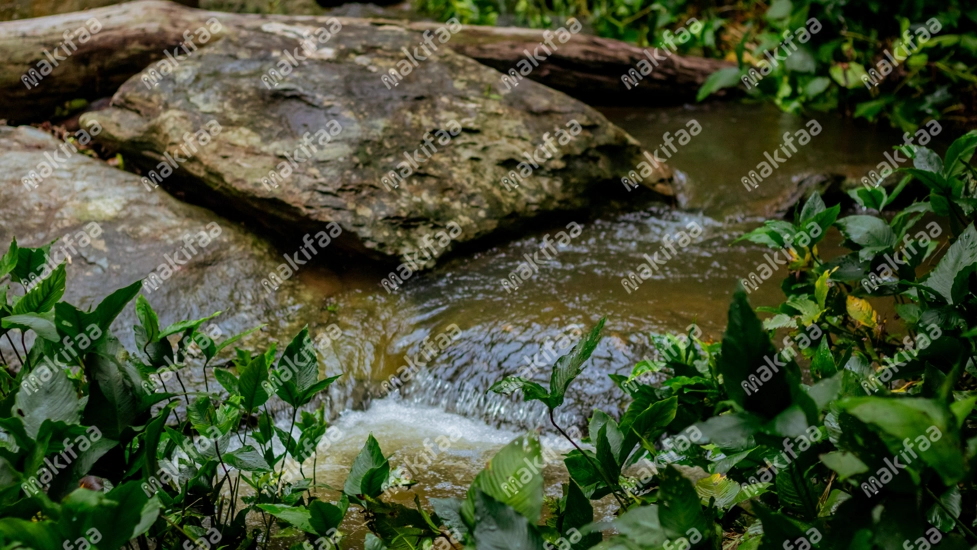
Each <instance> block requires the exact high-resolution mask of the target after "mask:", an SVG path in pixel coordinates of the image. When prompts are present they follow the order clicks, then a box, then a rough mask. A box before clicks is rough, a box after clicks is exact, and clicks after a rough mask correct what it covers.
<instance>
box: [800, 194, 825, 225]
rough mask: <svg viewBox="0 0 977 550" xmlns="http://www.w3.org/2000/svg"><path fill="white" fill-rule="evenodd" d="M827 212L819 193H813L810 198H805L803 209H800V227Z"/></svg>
mask: <svg viewBox="0 0 977 550" xmlns="http://www.w3.org/2000/svg"><path fill="white" fill-rule="evenodd" d="M825 210H827V207H826V206H825V205H824V200H823V199H822V198H821V193H818V192H816V191H815V192H814V193H811V196H810V197H808V198H807V201H806V202H805V203H804V207H803V208H802V209H801V217H800V225H801V226H803V225H805V224H806V223H807V222H809V221H811V220H812V219H814V216H816V215H818V214H820V213H821V212H824V211H825Z"/></svg>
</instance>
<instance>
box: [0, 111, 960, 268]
mask: <svg viewBox="0 0 977 550" xmlns="http://www.w3.org/2000/svg"><path fill="white" fill-rule="evenodd" d="M975 149H977V131H975V130H971V131H969V132H967V133H966V134H964V135H962V136H960V137H958V138H957V139H956V140H955V141H954V142H953V143H951V144H950V148H949V149H947V151H946V164H944V166H943V175H944V176H945V177H947V178H952V177H956V176H959V175H961V174H963V172H964V170H966V168H967V166H966V164H965V163H967V162H970V159H971V157H973V155H974V150H975ZM2 274H3V270H2V269H0V275H2Z"/></svg>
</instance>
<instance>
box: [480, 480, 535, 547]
mask: <svg viewBox="0 0 977 550" xmlns="http://www.w3.org/2000/svg"><path fill="white" fill-rule="evenodd" d="M469 494H470V495H471V496H470V498H471V499H472V502H473V506H474V516H473V517H474V520H475V526H474V529H473V530H472V538H473V539H474V540H475V546H476V547H477V548H478V549H479V550H543V538H542V537H541V536H540V535H539V532H538V531H537V530H536V527H535V525H534V522H530V521H529V520H528V519H527V518H526V516H525V515H523V514H520V513H518V512H517V511H516V510H515V509H513V508H512V507H511V506H508V505H506V504H505V503H504V502H500V501H498V500H497V499H495V498H493V497H492V495H490V494H489V493H487V492H485V491H482V490H481V489H479V488H478V487H475V486H474V485H473V486H472V490H471V491H470V492H469Z"/></svg>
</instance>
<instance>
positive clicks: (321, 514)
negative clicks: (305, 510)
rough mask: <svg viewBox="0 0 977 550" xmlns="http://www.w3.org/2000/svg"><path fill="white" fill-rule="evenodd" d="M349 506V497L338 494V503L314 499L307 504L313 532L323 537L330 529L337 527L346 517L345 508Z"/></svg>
mask: <svg viewBox="0 0 977 550" xmlns="http://www.w3.org/2000/svg"><path fill="white" fill-rule="evenodd" d="M347 508H349V499H348V498H347V497H346V495H342V496H340V499H339V505H338V506H337V505H335V504H332V503H329V502H323V501H321V500H314V501H312V502H311V503H310V504H309V525H311V526H312V529H314V532H315V534H317V535H319V536H321V537H324V536H326V535H327V534H328V533H329V532H330V531H331V530H332V529H338V528H339V524H340V523H342V522H343V518H344V517H346V510H347Z"/></svg>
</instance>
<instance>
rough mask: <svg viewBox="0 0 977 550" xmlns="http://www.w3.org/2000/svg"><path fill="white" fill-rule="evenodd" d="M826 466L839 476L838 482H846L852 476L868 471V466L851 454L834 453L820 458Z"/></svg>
mask: <svg viewBox="0 0 977 550" xmlns="http://www.w3.org/2000/svg"><path fill="white" fill-rule="evenodd" d="M819 458H820V459H821V462H823V463H824V465H825V466H827V467H828V468H830V469H831V470H833V471H834V472H835V473H837V474H838V481H844V480H846V479H848V478H850V477H852V476H856V475H858V474H863V473H865V472H867V471H868V466H866V465H865V463H864V462H862V461H861V460H859V458H858V457H857V456H855V455H853V454H851V453H848V452H844V451H834V452H830V453H826V454H823V455H821V456H820V457H819Z"/></svg>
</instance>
